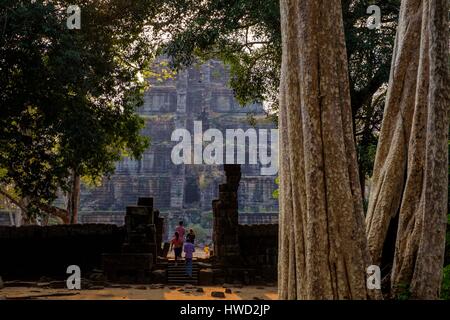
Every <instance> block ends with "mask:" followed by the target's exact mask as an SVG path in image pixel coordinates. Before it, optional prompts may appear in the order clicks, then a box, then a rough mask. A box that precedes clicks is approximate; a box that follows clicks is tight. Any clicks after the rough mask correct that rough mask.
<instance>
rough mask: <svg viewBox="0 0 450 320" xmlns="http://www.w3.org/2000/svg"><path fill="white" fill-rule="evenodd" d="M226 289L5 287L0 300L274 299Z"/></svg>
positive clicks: (251, 289) (272, 293) (254, 290)
mask: <svg viewBox="0 0 450 320" xmlns="http://www.w3.org/2000/svg"><path fill="white" fill-rule="evenodd" d="M200 288H201V289H200ZM229 290H231V293H225V288H223V287H218V286H216V287H208V286H164V287H162V286H161V287H157V288H154V287H152V286H151V285H129V286H126V287H122V288H120V287H118V288H111V287H105V288H102V289H95V290H92V289H90V290H68V289H50V288H34V287H5V288H3V289H1V290H0V300H4V299H6V300H23V299H33V300H35V299H37V300H276V299H277V296H278V295H277V288H276V287H267V286H265V287H263V286H243V287H242V288H230V289H229ZM201 291H203V292H201ZM213 292H216V293H217V292H220V293H223V296H224V298H215V297H213V296H212V293H213ZM219 295H222V294H219Z"/></svg>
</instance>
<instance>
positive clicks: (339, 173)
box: [278, 0, 369, 299]
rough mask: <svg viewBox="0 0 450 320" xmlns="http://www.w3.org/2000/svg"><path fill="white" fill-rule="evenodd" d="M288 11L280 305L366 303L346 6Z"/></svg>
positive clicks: (308, 0) (307, 1) (336, 3)
mask: <svg viewBox="0 0 450 320" xmlns="http://www.w3.org/2000/svg"><path fill="white" fill-rule="evenodd" d="M280 3H281V26H282V29H281V30H282V44H283V46H282V51H283V58H282V68H281V83H280V116H279V127H280V132H281V133H280V162H281V163H280V198H279V199H280V243H279V284H278V285H279V297H280V298H281V299H366V298H367V297H368V296H369V292H368V289H367V287H366V277H365V275H366V268H367V267H368V265H369V254H368V250H367V243H366V237H365V234H364V216H363V202H362V197H361V189H360V187H359V177H358V168H357V161H356V149H355V141H354V136H353V130H352V127H353V126H352V111H351V103H350V89H349V78H348V75H349V73H348V67H347V54H346V47H345V38H344V26H343V19H342V10H341V1H340V0H332V1H329V0H327V1H325V0H321V1H312V0H298V1H297V0H282V1H281V2H280ZM330 8H333V9H332V10H330Z"/></svg>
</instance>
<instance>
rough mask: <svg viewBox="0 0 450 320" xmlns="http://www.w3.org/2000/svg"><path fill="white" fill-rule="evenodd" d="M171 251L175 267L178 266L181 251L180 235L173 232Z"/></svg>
mask: <svg viewBox="0 0 450 320" xmlns="http://www.w3.org/2000/svg"><path fill="white" fill-rule="evenodd" d="M170 246H171V250H172V249H173V251H174V253H175V266H177V265H178V263H177V261H178V258H180V259H181V253H182V251H183V241H182V240H181V237H180V234H179V233H178V232H175V234H174V237H173V238H172V240H171V241H170Z"/></svg>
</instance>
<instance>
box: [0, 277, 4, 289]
mask: <svg viewBox="0 0 450 320" xmlns="http://www.w3.org/2000/svg"><path fill="white" fill-rule="evenodd" d="M4 287H5V284H4V283H3V279H2V277H0V289H3V288H4Z"/></svg>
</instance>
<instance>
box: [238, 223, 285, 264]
mask: <svg viewBox="0 0 450 320" xmlns="http://www.w3.org/2000/svg"><path fill="white" fill-rule="evenodd" d="M239 248H240V253H241V258H242V260H243V264H244V265H249V266H268V267H270V266H271V267H275V269H276V266H277V260H278V224H261V225H239Z"/></svg>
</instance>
